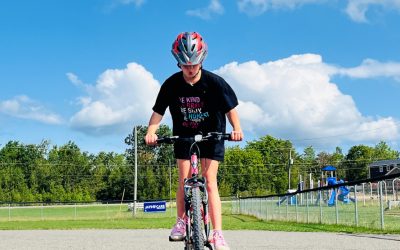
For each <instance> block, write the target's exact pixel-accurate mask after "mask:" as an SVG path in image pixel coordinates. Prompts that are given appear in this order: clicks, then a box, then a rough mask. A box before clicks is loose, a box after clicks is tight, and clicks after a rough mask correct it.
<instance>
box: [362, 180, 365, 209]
mask: <svg viewBox="0 0 400 250" xmlns="http://www.w3.org/2000/svg"><path fill="white" fill-rule="evenodd" d="M364 185H365V183H363V184H362V192H363V197H364V198H363V202H364V203H363V205H364V207H365V187H364Z"/></svg>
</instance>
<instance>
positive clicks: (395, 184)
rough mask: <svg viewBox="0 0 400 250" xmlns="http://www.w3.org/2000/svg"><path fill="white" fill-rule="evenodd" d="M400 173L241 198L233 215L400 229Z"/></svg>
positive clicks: (236, 203)
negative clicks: (291, 191) (285, 192)
mask: <svg viewBox="0 0 400 250" xmlns="http://www.w3.org/2000/svg"><path fill="white" fill-rule="evenodd" d="M399 176H400V174H395V175H388V176H384V177H379V178H374V179H368V180H362V181H355V182H348V183H339V184H335V185H331V186H325V187H319V188H314V189H308V190H297V191H295V192H293V193H287V194H281V195H269V196H263V197H241V198H239V199H237V200H235V201H234V202H233V203H232V205H233V208H232V212H233V213H238V214H246V215H252V216H255V217H257V218H260V219H264V220H275V221H293V222H302V223H320V224H342V225H352V226H362V227H367V228H380V229H387V230H399V229H400V193H399V191H400V179H399V178H398V177H399Z"/></svg>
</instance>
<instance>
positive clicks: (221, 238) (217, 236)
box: [213, 231, 225, 244]
mask: <svg viewBox="0 0 400 250" xmlns="http://www.w3.org/2000/svg"><path fill="white" fill-rule="evenodd" d="M213 239H214V242H217V241H220V242H221V243H223V244H225V240H224V236H222V234H221V233H220V232H218V231H217V232H214V233H213Z"/></svg>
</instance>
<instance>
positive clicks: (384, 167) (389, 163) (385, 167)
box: [368, 159, 400, 178]
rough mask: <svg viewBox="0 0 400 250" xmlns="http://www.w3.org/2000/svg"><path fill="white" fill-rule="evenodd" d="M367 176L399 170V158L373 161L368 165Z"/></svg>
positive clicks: (393, 172)
mask: <svg viewBox="0 0 400 250" xmlns="http://www.w3.org/2000/svg"><path fill="white" fill-rule="evenodd" d="M368 167H369V178H375V177H380V176H383V175H388V174H395V173H399V172H400V159H396V160H382V161H375V162H373V163H371V164H369V165H368Z"/></svg>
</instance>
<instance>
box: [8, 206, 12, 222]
mask: <svg viewBox="0 0 400 250" xmlns="http://www.w3.org/2000/svg"><path fill="white" fill-rule="evenodd" d="M8 221H11V202H10V203H8Z"/></svg>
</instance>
